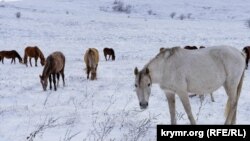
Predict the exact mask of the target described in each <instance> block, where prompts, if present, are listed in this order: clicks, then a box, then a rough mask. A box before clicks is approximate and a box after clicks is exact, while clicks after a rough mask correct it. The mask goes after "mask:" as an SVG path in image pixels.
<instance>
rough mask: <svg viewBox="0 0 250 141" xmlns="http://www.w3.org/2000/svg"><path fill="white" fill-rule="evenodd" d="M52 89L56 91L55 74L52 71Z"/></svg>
mask: <svg viewBox="0 0 250 141" xmlns="http://www.w3.org/2000/svg"><path fill="white" fill-rule="evenodd" d="M53 83H54V90H55V91H56V74H55V73H53Z"/></svg>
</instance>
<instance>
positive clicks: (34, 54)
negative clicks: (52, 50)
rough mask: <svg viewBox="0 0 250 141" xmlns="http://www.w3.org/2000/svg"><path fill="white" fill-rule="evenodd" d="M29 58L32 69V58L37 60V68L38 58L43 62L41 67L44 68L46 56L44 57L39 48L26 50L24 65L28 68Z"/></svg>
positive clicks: (27, 48) (29, 47)
mask: <svg viewBox="0 0 250 141" xmlns="http://www.w3.org/2000/svg"><path fill="white" fill-rule="evenodd" d="M28 57H29V61H30V66H31V67H32V64H31V58H35V66H36V67H37V60H38V57H39V58H40V60H41V65H42V66H44V64H45V58H44V55H43V53H42V51H41V50H40V49H39V48H38V47H37V46H34V47H31V46H28V47H26V48H25V50H24V57H23V60H24V64H26V66H27V67H28V64H27V59H28Z"/></svg>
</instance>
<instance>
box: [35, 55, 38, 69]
mask: <svg viewBox="0 0 250 141" xmlns="http://www.w3.org/2000/svg"><path fill="white" fill-rule="evenodd" d="M37 60H38V57H35V66H36V67H37Z"/></svg>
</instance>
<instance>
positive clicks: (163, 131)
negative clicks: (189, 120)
mask: <svg viewBox="0 0 250 141" xmlns="http://www.w3.org/2000/svg"><path fill="white" fill-rule="evenodd" d="M181 139H185V140H191V141H193V140H203V139H205V140H210V139H211V140H216V139H222V140H223V139H233V140H237V141H242V140H243V141H246V140H248V141H249V140H250V125H157V141H164V140H181Z"/></svg>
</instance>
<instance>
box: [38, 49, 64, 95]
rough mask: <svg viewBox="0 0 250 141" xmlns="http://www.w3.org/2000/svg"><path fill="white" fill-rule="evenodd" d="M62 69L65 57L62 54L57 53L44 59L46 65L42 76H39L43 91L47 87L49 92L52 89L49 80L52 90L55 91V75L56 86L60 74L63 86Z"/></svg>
mask: <svg viewBox="0 0 250 141" xmlns="http://www.w3.org/2000/svg"><path fill="white" fill-rule="evenodd" d="M64 67H65V56H64V55H63V53H61V52H59V51H57V52H54V53H52V54H51V55H49V56H48V57H47V59H46V64H45V66H44V69H43V74H42V75H40V81H41V84H42V87H43V90H44V91H46V89H47V85H48V78H49V85H50V87H49V88H50V90H51V89H52V85H51V80H52V79H53V83H54V90H55V91H56V90H57V89H56V75H57V79H58V81H57V86H58V85H59V75H60V74H61V76H62V80H63V86H65V81H64Z"/></svg>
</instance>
